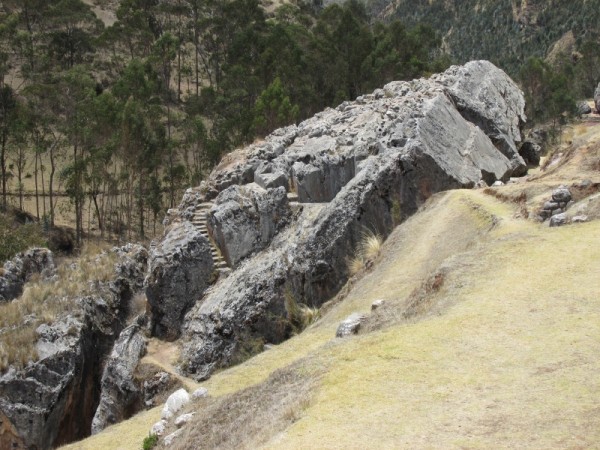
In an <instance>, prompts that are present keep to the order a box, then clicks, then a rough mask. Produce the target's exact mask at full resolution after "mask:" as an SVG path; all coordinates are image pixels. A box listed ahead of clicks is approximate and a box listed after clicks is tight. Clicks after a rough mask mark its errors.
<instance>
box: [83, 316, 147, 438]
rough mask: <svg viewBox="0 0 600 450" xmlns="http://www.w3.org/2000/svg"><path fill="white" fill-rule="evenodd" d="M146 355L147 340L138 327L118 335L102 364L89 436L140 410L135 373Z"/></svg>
mask: <svg viewBox="0 0 600 450" xmlns="http://www.w3.org/2000/svg"><path fill="white" fill-rule="evenodd" d="M145 351H146V338H145V337H144V335H143V333H142V328H141V326H140V324H138V323H134V324H132V325H130V326H128V327H127V328H125V329H124V330H123V331H122V332H121V334H120V335H119V338H118V339H117V342H116V343H115V345H114V347H113V349H112V352H111V354H110V356H109V357H108V359H107V361H106V363H105V364H106V365H105V367H104V371H103V374H102V381H101V390H102V394H101V396H100V404H99V405H98V408H97V409H96V413H95V414H94V419H93V421H92V434H96V433H99V432H100V431H102V430H103V429H104V428H106V427H107V426H109V425H112V424H115V423H119V422H121V421H122V420H124V419H128V418H129V417H130V416H131V415H133V413H135V412H137V411H139V410H140V409H141V408H142V389H141V387H140V386H139V383H137V382H136V380H135V378H134V372H135V369H136V367H137V365H138V363H139V361H140V358H141V357H142V356H143V355H144V353H145Z"/></svg>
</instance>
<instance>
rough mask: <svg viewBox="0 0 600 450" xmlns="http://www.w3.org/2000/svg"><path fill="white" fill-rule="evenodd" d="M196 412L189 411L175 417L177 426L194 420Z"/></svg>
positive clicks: (179, 426)
mask: <svg viewBox="0 0 600 450" xmlns="http://www.w3.org/2000/svg"><path fill="white" fill-rule="evenodd" d="M194 414H195V413H187V414H182V415H180V416H179V417H177V419H175V426H176V427H177V428H181V427H182V426H184V425H185V424H186V423H188V422H189V421H190V420H192V418H193V417H194Z"/></svg>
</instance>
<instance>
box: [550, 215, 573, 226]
mask: <svg viewBox="0 0 600 450" xmlns="http://www.w3.org/2000/svg"><path fill="white" fill-rule="evenodd" d="M567 223H569V217H568V216H567V214H566V213H560V214H555V215H554V216H552V217H550V222H549V226H550V227H562V226H563V225H566V224H567Z"/></svg>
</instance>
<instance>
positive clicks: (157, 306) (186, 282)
mask: <svg viewBox="0 0 600 450" xmlns="http://www.w3.org/2000/svg"><path fill="white" fill-rule="evenodd" d="M214 276H215V272H214V263H213V258H212V255H211V247H210V243H209V241H208V239H206V237H204V236H203V235H202V234H201V233H200V231H199V230H198V228H196V227H195V226H193V225H192V224H191V223H190V222H187V221H184V222H176V223H174V224H172V225H170V226H169V228H168V231H167V233H166V235H165V237H164V239H163V240H162V241H161V242H160V243H158V245H157V246H156V247H154V248H153V249H151V250H150V259H149V261H148V276H147V278H146V297H147V299H148V305H149V307H150V313H151V320H152V322H151V329H152V332H153V334H154V335H156V336H159V337H161V338H164V339H167V340H171V341H172V340H175V339H177V338H178V337H179V333H180V326H181V321H182V320H183V316H184V315H185V313H186V312H187V311H188V309H189V307H190V306H191V305H193V304H194V303H195V302H196V301H197V300H199V299H200V298H201V297H202V294H203V293H204V291H205V290H206V288H207V287H208V286H209V285H210V283H211V282H212V281H213V277H214Z"/></svg>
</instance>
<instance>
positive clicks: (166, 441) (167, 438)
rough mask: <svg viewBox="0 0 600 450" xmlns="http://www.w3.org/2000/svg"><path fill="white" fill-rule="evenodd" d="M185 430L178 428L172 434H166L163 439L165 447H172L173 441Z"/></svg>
mask: <svg viewBox="0 0 600 450" xmlns="http://www.w3.org/2000/svg"><path fill="white" fill-rule="evenodd" d="M182 432H183V430H182V429H179V430H176V431H174V432H172V433H171V434H169V435H168V436H165V438H164V440H163V445H164V446H165V447H170V446H171V445H172V444H173V442H174V441H175V439H177V437H178V436H179V435H180V434H181V433H182Z"/></svg>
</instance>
